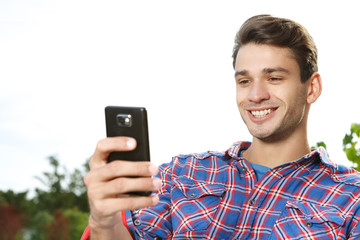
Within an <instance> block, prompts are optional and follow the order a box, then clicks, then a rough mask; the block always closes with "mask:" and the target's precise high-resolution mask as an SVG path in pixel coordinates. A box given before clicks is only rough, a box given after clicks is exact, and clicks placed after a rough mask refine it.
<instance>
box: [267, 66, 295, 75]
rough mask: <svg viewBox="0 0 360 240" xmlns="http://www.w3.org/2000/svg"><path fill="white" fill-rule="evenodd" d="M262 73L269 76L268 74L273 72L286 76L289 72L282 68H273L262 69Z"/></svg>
mask: <svg viewBox="0 0 360 240" xmlns="http://www.w3.org/2000/svg"><path fill="white" fill-rule="evenodd" d="M262 72H263V73H264V74H270V73H273V72H282V73H286V74H289V73H290V71H289V70H287V69H285V68H282V67H275V68H264V69H263V70H262Z"/></svg>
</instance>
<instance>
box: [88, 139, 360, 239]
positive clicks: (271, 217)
mask: <svg viewBox="0 0 360 240" xmlns="http://www.w3.org/2000/svg"><path fill="white" fill-rule="evenodd" d="M249 146H250V143H248V142H238V143H235V144H234V145H233V146H232V147H231V148H230V149H229V150H228V151H226V152H224V153H219V152H206V153H203V154H191V155H181V156H178V157H175V158H174V159H173V161H172V162H171V163H170V164H164V165H162V166H161V167H160V173H159V175H160V178H161V179H162V183H163V186H162V188H161V190H160V191H159V192H158V194H159V195H160V202H159V204H158V205H156V206H154V207H150V208H144V209H140V210H136V211H126V212H125V214H123V222H124V224H125V225H126V226H127V227H128V229H129V231H130V233H131V234H132V236H133V238H135V239H261V240H263V239H291V240H294V239H295V240H296V239H297V240H304V239H311V240H312V239H360V224H359V221H360V175H359V173H358V172H356V171H355V170H353V169H349V168H346V167H344V166H341V165H337V164H335V163H333V162H331V161H330V160H329V159H328V156H327V154H326V151H325V150H324V149H323V148H318V149H315V150H313V151H312V152H311V153H310V154H308V155H306V156H304V157H302V158H301V159H298V160H296V161H294V162H290V163H286V164H283V165H281V166H278V167H275V168H273V169H271V170H269V171H268V172H267V173H266V174H265V175H264V176H263V177H262V178H261V179H260V180H259V181H257V180H256V177H255V173H254V171H253V169H252V168H251V166H250V164H249V162H248V161H247V160H246V159H244V158H242V157H239V156H238V153H239V151H242V150H245V149H247V148H248V147H249ZM285 151H286V150H285ZM89 233H90V231H89V228H87V230H86V231H85V232H84V235H83V238H82V239H88V238H89Z"/></svg>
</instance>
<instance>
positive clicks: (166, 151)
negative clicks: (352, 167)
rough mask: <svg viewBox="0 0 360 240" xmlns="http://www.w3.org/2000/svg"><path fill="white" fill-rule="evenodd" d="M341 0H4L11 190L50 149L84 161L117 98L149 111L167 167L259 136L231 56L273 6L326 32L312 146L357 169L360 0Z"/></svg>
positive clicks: (4, 155) (2, 170)
mask: <svg viewBox="0 0 360 240" xmlns="http://www.w3.org/2000/svg"><path fill="white" fill-rule="evenodd" d="M338 2H339V1H326V2H322V1H307V0H306V1H304V0H302V1H296V2H295V1H285V0H284V1H266V0H263V1H240V0H237V1H234V0H233V1H230V0H228V1H212V0H206V1H205V0H196V1H194V0H182V1H170V0H163V1H159V0H152V1H145V0H143V1H123V0H117V1H107V0H105V1H88V0H87V1H85V0H84V1H78V0H71V1H70V0H62V1H48V0H34V1H28V0H23V1H10V0H9V1H7V0H0V156H1V157H0V159H1V166H0V189H1V190H7V189H14V190H16V191H20V190H25V189H33V188H34V187H35V186H38V185H39V184H38V181H37V180H35V179H34V176H35V175H40V174H41V173H42V172H43V171H44V170H47V169H48V168H49V167H48V163H47V160H46V158H47V157H48V156H50V155H55V156H57V157H58V158H59V159H60V160H61V162H62V163H63V164H65V165H66V166H67V167H68V168H69V169H72V168H74V167H77V168H80V166H81V165H82V164H83V163H84V162H85V160H86V159H87V158H88V157H90V155H91V154H92V152H93V150H94V148H95V145H96V142H97V141H98V140H99V139H101V138H103V137H105V126H104V121H105V120H104V110H103V109H104V107H105V106H106V105H129V106H145V107H146V108H147V109H148V115H149V126H150V141H151V154H152V161H153V162H155V163H156V164H160V163H163V162H168V161H170V159H171V156H173V155H176V154H178V153H188V152H202V151H207V150H218V151H223V150H226V149H227V148H228V147H229V146H230V145H231V144H232V143H233V142H235V141H237V140H251V136H250V135H249V134H248V132H247V129H246V127H245V125H244V124H243V123H242V120H241V118H240V115H239V113H238V111H237V107H236V104H235V85H234V78H233V69H232V66H231V61H232V59H231V53H232V47H233V39H234V36H235V33H236V31H237V30H238V28H239V27H240V25H241V24H242V23H243V22H244V21H245V20H246V19H247V18H249V17H251V16H253V15H255V14H262V13H269V14H272V15H275V16H280V17H288V18H292V19H294V20H296V21H298V22H300V23H301V24H303V25H304V26H305V27H306V28H307V29H308V30H309V32H310V33H311V35H312V36H313V37H314V39H315V42H316V43H317V46H318V50H319V68H320V69H319V72H320V74H321V75H322V78H323V94H322V96H321V97H320V99H319V100H318V101H317V102H316V103H315V104H314V105H313V107H312V110H311V114H310V119H309V140H310V144H312V145H314V144H315V143H316V142H318V141H325V142H326V143H327V145H328V151H329V153H330V157H331V158H332V159H333V160H334V161H336V162H338V163H341V164H345V165H349V162H348V161H347V160H346V157H345V154H344V153H343V152H342V138H343V136H344V135H345V133H347V132H349V128H350V124H351V123H353V122H358V123H360V111H359V99H360V98H359V91H360V83H359V82H360V76H359V62H360V61H359V56H360V46H359V42H360V30H359V27H358V25H359V23H360V15H359V14H358V7H356V5H355V4H356V2H357V1H355V0H354V1H341V4H339V3H338ZM324 3H325V4H326V6H324V5H323V4H324ZM285 149H286V146H284V150H285Z"/></svg>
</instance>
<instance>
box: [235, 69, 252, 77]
mask: <svg viewBox="0 0 360 240" xmlns="http://www.w3.org/2000/svg"><path fill="white" fill-rule="evenodd" d="M248 74H249V71H247V70H242V71H236V72H235V78H236V77H237V76H246V75H248Z"/></svg>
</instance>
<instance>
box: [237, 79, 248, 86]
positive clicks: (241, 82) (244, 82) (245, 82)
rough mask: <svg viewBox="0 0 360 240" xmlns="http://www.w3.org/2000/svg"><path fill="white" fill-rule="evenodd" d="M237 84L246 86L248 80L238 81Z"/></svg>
mask: <svg viewBox="0 0 360 240" xmlns="http://www.w3.org/2000/svg"><path fill="white" fill-rule="evenodd" d="M238 83H239V84H240V85H246V84H248V83H250V80H249V79H240V80H238Z"/></svg>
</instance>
